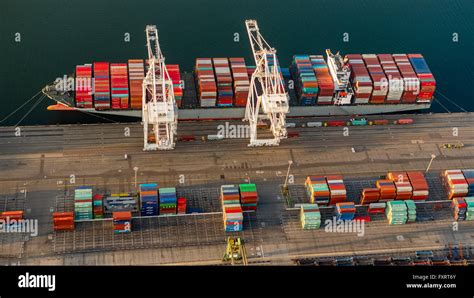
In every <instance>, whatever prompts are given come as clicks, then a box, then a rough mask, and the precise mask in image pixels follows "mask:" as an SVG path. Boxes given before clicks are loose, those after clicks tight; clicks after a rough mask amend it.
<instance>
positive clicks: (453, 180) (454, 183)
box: [441, 170, 469, 200]
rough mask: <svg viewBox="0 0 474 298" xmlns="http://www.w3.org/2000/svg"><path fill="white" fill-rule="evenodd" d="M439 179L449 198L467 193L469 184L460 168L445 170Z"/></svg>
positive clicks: (463, 195)
mask: <svg viewBox="0 0 474 298" xmlns="http://www.w3.org/2000/svg"><path fill="white" fill-rule="evenodd" d="M441 180H442V182H443V186H444V189H445V190H446V193H447V195H448V199H450V200H452V199H453V198H455V197H465V196H467V194H468V193H469V184H468V182H467V181H466V178H465V177H464V174H463V172H462V171H461V170H445V171H443V172H442V173H441Z"/></svg>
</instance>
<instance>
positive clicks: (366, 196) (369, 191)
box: [360, 188, 380, 205]
mask: <svg viewBox="0 0 474 298" xmlns="http://www.w3.org/2000/svg"><path fill="white" fill-rule="evenodd" d="M379 199H380V189H378V188H364V189H362V193H361V196H360V203H361V204H362V205H367V204H371V203H376V202H378V201H379Z"/></svg>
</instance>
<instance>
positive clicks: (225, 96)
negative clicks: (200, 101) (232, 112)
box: [212, 58, 234, 107]
mask: <svg viewBox="0 0 474 298" xmlns="http://www.w3.org/2000/svg"><path fill="white" fill-rule="evenodd" d="M212 62H213V63H214V72H215V74H216V81H217V106H219V107H231V106H232V101H233V99H234V92H233V90H232V74H231V72H230V67H229V60H227V58H213V59H212Z"/></svg>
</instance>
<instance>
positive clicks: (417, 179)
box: [407, 172, 430, 201]
mask: <svg viewBox="0 0 474 298" xmlns="http://www.w3.org/2000/svg"><path fill="white" fill-rule="evenodd" d="M407 175H408V179H410V183H411V186H412V187H413V196H412V197H411V198H412V200H415V201H424V200H427V199H428V196H429V193H430V192H429V187H428V183H427V182H426V178H425V175H424V174H423V173H422V172H407Z"/></svg>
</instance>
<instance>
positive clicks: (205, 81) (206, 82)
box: [195, 58, 217, 107]
mask: <svg viewBox="0 0 474 298" xmlns="http://www.w3.org/2000/svg"><path fill="white" fill-rule="evenodd" d="M195 72H196V80H197V82H196V86H197V91H198V97H199V102H200V105H201V107H215V106H216V97H217V85H216V79H215V77H214V70H213V68H212V60H211V59H210V58H197V59H196V65H195Z"/></svg>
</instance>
